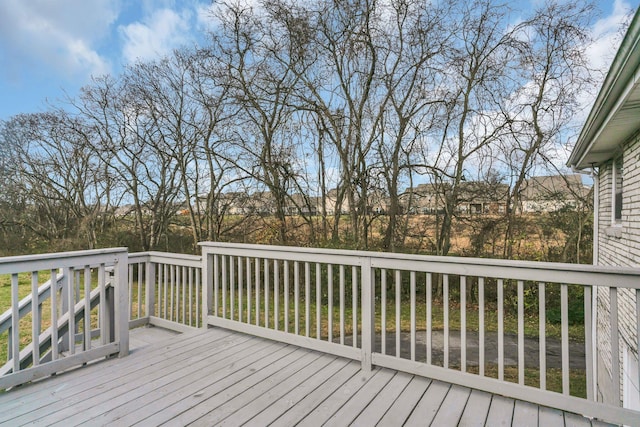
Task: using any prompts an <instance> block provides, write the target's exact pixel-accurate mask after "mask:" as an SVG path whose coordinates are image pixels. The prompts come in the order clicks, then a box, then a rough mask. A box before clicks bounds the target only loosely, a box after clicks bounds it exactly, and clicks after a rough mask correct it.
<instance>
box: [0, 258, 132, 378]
mask: <svg viewBox="0 0 640 427" xmlns="http://www.w3.org/2000/svg"><path fill="white" fill-rule="evenodd" d="M126 260H127V253H126V249H123V248H116V249H104V250H94V251H80V252H67V253H55V254H45V255H33V256H17V257H6V258H0V280H2V281H3V283H5V284H6V283H8V287H9V289H10V292H9V294H10V303H11V304H10V307H9V308H8V310H7V311H5V312H4V313H3V314H2V315H1V316H0V341H5V342H6V343H7V346H8V348H7V352H6V355H7V356H6V358H5V361H6V362H5V361H3V362H2V363H3V365H2V366H1V367H0V389H5V388H9V387H12V386H15V385H18V384H22V383H25V382H28V381H31V380H34V379H37V378H41V377H44V376H47V375H51V374H53V373H56V372H60V371H62V370H65V369H68V368H70V367H73V366H78V365H82V364H85V363H87V362H89V361H92V360H95V359H99V358H102V357H105V356H110V355H113V354H118V355H120V356H124V355H126V354H128V351H129V348H128V322H127V321H126V311H125V307H126V301H127V295H126V288H125V281H126V274H127V271H126ZM22 294H26V295H25V296H24V297H23V298H22V300H20V296H21V295H22Z"/></svg>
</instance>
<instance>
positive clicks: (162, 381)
mask: <svg viewBox="0 0 640 427" xmlns="http://www.w3.org/2000/svg"><path fill="white" fill-rule="evenodd" d="M145 329H148V330H147V331H145ZM145 332H147V333H148V334H147V335H145ZM132 334H139V335H138V336H136V337H135V338H132V340H131V342H132V343H133V344H134V345H135V346H137V347H136V348H135V349H134V350H133V351H132V352H131V354H130V355H129V356H128V357H125V358H121V359H108V360H104V361H102V362H98V363H93V364H90V365H88V366H86V367H83V368H78V369H75V370H70V371H68V372H64V373H61V374H58V375H56V376H53V377H50V378H47V379H44V380H41V381H37V382H34V383H32V384H28V385H25V386H22V387H17V388H15V389H13V390H9V391H8V392H6V393H2V394H0V424H6V425H12V426H13V425H25V424H30V425H61V426H62V425H64V426H65V427H69V426H73V425H140V426H156V425H161V424H162V425H169V426H182V425H203V426H204V425H207V426H208V425H232V426H235V425H249V426H263V425H274V426H290V425H301V426H304V425H308V426H316V425H322V424H325V423H326V424H327V425H367V426H369V425H379V426H391V425H419V426H425V425H434V426H435V425H456V424H460V425H474V426H482V425H525V424H524V423H530V424H538V423H539V424H540V425H543V424H544V425H550V426H564V425H565V424H566V425H586V426H589V425H591V424H592V423H591V422H590V420H588V419H586V418H583V417H580V416H578V415H575V414H569V413H564V412H562V411H559V410H555V409H550V408H544V407H538V406H537V405H533V404H530V403H526V402H522V401H516V400H513V399H509V398H505V397H501V396H497V395H492V394H490V393H485V392H481V391H477V390H471V389H469V388H466V387H461V386H458V385H451V384H448V383H446V382H442V381H437V380H431V379H428V378H424V377H420V376H414V375H411V374H407V373H403V372H398V371H394V370H391V369H386V368H379V367H374V369H373V370H372V371H371V372H365V371H362V370H361V369H360V364H359V362H357V361H351V360H348V359H345V358H341V357H337V356H333V355H329V354H325V353H322V352H318V351H312V350H308V349H303V348H300V347H297V346H294V345H289V344H284V343H279V342H275V341H270V340H267V339H263V338H259V337H254V336H251V335H245V334H240V333H235V332H230V331H227V330H224V329H220V328H213V329H208V330H194V331H193V332H189V333H184V334H178V335H176V334H173V333H166V334H163V330H161V329H158V328H140V330H136V331H133V332H132ZM163 337H164V338H163ZM593 425H602V424H600V423H595V422H594V423H593Z"/></svg>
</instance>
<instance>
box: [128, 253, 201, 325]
mask: <svg viewBox="0 0 640 427" xmlns="http://www.w3.org/2000/svg"><path fill="white" fill-rule="evenodd" d="M201 267H202V263H201V257H200V256H195V255H184V254H172V253H165V252H140V253H133V254H130V255H129V324H130V327H136V326H140V325H144V324H152V325H156V326H162V327H165V328H169V329H174V330H178V331H184V330H187V329H189V328H192V327H196V328H197V327H200V326H201V319H202V315H201V313H200V307H201V301H202V290H201V288H202V285H201V282H202V268H201Z"/></svg>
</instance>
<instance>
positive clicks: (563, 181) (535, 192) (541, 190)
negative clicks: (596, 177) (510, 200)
mask: <svg viewBox="0 0 640 427" xmlns="http://www.w3.org/2000/svg"><path fill="white" fill-rule="evenodd" d="M589 191H590V187H589V186H586V185H584V184H583V183H582V175H580V174H571V175H566V176H561V175H553V176H535V177H532V178H530V179H528V180H526V181H525V182H524V184H523V186H522V189H521V190H520V205H519V206H517V207H516V209H518V210H519V211H520V212H522V213H532V212H557V211H559V210H561V209H564V208H576V207H578V206H579V205H580V204H581V203H583V201H584V199H585V198H586V197H588V195H589Z"/></svg>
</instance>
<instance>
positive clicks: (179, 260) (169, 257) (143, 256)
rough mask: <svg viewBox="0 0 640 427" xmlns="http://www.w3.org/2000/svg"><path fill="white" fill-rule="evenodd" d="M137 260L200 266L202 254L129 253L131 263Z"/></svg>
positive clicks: (182, 265)
mask: <svg viewBox="0 0 640 427" xmlns="http://www.w3.org/2000/svg"><path fill="white" fill-rule="evenodd" d="M137 262H155V263H160V264H173V265H179V266H181V267H200V266H201V262H202V256H201V255H190V254H179V253H172V252H158V251H147V252H134V253H131V254H129V264H133V263H137Z"/></svg>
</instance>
